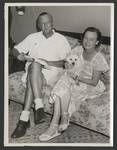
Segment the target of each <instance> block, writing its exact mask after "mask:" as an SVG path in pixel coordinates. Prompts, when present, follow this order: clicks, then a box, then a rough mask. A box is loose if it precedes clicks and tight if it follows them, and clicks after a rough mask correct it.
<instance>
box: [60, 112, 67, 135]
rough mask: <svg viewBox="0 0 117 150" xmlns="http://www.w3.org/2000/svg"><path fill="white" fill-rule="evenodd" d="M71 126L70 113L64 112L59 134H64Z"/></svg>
mask: <svg viewBox="0 0 117 150" xmlns="http://www.w3.org/2000/svg"><path fill="white" fill-rule="evenodd" d="M68 126H69V113H68V112H64V114H63V116H62V119H61V123H60V125H59V129H58V130H59V132H64V131H65V130H66V129H67V128H68Z"/></svg>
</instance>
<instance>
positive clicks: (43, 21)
mask: <svg viewBox="0 0 117 150" xmlns="http://www.w3.org/2000/svg"><path fill="white" fill-rule="evenodd" d="M39 26H40V29H41V30H42V32H43V33H44V35H47V36H48V35H50V34H51V33H52V29H53V22H52V18H51V16H49V15H43V16H41V17H40V18H39Z"/></svg>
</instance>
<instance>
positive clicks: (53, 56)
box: [14, 31, 71, 82]
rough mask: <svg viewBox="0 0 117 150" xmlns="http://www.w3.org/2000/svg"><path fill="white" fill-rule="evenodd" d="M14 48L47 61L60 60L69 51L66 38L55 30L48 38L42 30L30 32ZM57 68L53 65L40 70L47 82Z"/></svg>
mask: <svg viewBox="0 0 117 150" xmlns="http://www.w3.org/2000/svg"><path fill="white" fill-rule="evenodd" d="M14 48H16V49H17V50H18V51H19V52H20V53H29V54H28V55H29V56H30V57H32V58H35V59H37V58H42V59H46V60H48V61H58V60H62V59H64V58H65V57H66V55H67V54H68V53H69V52H70V51H71V47H70V45H69V43H68V41H67V39H66V38H65V37H64V36H63V35H61V34H59V33H57V32H55V31H54V33H53V35H52V36H51V37H49V38H46V37H45V36H44V35H43V33H42V31H41V32H36V33H33V34H30V35H29V36H27V37H26V38H25V39H24V40H23V41H22V42H20V43H19V44H18V45H16V46H15V47H14ZM59 70H60V68H56V67H54V69H52V70H47V69H43V70H42V72H43V74H44V76H45V78H46V80H47V82H48V81H49V80H51V79H53V77H56V75H57V73H58V71H59Z"/></svg>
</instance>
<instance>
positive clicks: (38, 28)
mask: <svg viewBox="0 0 117 150" xmlns="http://www.w3.org/2000/svg"><path fill="white" fill-rule="evenodd" d="M45 15H48V16H49V17H50V18H51V21H52V22H53V17H52V15H51V14H50V13H48V12H42V13H40V14H39V16H38V17H37V20H36V28H37V31H40V27H39V25H38V24H39V19H40V17H41V16H45Z"/></svg>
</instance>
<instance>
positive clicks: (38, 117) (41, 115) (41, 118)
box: [34, 108, 46, 124]
mask: <svg viewBox="0 0 117 150" xmlns="http://www.w3.org/2000/svg"><path fill="white" fill-rule="evenodd" d="M45 118H46V115H45V112H44V109H43V108H39V109H37V110H34V123H35V124H39V123H42V122H45Z"/></svg>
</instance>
